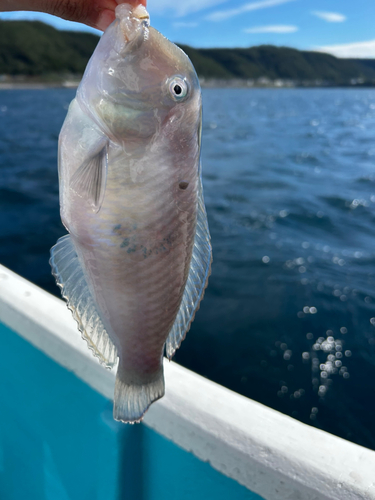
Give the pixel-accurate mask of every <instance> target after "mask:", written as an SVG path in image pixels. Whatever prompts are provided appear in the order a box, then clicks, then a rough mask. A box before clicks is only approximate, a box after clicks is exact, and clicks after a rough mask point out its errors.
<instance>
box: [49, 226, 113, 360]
mask: <svg viewBox="0 0 375 500" xmlns="http://www.w3.org/2000/svg"><path fill="white" fill-rule="evenodd" d="M49 262H50V265H51V267H52V274H53V275H54V277H55V279H56V283H57V285H58V286H59V287H60V288H61V292H62V296H63V297H64V299H65V300H66V301H67V305H68V308H69V309H70V311H71V312H72V314H73V318H74V319H75V320H76V321H77V323H78V330H79V331H80V332H81V334H82V338H83V339H84V340H86V342H87V344H88V347H89V349H91V350H92V352H93V354H94V356H95V357H97V358H98V359H99V361H100V363H102V364H103V365H105V366H106V367H107V368H112V367H113V366H114V365H115V364H116V362H117V350H116V348H115V346H114V345H113V343H112V341H111V339H110V338H109V336H108V333H107V332H106V330H105V328H104V325H103V323H102V320H101V319H100V316H99V314H98V312H97V310H96V307H95V303H94V300H93V298H92V296H91V293H90V291H89V288H88V286H87V282H86V279H85V276H84V274H83V270H82V267H81V264H80V262H79V260H78V256H77V253H76V251H75V248H74V245H73V242H72V240H71V237H70V235H69V234H67V235H66V236H63V237H62V238H60V239H59V240H57V243H56V245H55V246H54V247H52V248H51V258H50V261H49Z"/></svg>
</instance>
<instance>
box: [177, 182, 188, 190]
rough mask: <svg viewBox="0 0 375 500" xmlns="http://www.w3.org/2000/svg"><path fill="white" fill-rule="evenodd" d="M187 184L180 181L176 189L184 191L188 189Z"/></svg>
mask: <svg viewBox="0 0 375 500" xmlns="http://www.w3.org/2000/svg"><path fill="white" fill-rule="evenodd" d="M188 185H189V183H188V182H186V181H181V182H180V183H179V185H178V187H179V188H180V189H182V190H185V189H186V188H187V187H188Z"/></svg>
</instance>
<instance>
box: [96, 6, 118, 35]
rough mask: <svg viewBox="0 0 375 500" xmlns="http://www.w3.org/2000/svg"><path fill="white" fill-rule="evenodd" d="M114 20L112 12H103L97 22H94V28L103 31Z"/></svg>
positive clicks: (107, 10)
mask: <svg viewBox="0 0 375 500" xmlns="http://www.w3.org/2000/svg"><path fill="white" fill-rule="evenodd" d="M115 19H116V16H115V13H114V11H113V10H109V9H106V10H103V11H102V12H101V13H100V15H99V17H98V20H97V22H96V28H97V29H98V30H102V31H105V30H106V29H107V28H108V26H109V25H110V24H111V23H112V22H113V21H114V20H115Z"/></svg>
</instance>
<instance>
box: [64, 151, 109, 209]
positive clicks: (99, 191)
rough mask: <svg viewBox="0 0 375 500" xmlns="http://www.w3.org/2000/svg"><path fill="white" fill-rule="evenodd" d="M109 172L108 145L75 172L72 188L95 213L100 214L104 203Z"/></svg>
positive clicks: (71, 183) (71, 181) (71, 182)
mask: <svg viewBox="0 0 375 500" xmlns="http://www.w3.org/2000/svg"><path fill="white" fill-rule="evenodd" d="M107 171H108V143H105V145H104V146H103V147H102V148H101V149H100V150H99V151H97V152H96V153H95V154H93V155H92V156H90V157H89V158H88V159H87V160H85V161H84V162H83V163H82V165H80V166H79V167H78V169H77V170H76V171H75V172H74V174H73V176H72V178H71V180H70V187H71V188H72V189H73V191H75V192H76V193H77V194H78V195H79V196H81V197H82V198H85V199H86V200H87V201H88V203H89V205H90V206H91V208H92V209H93V211H94V212H99V210H100V207H101V206H102V203H103V198H104V192H105V186H106V183H107Z"/></svg>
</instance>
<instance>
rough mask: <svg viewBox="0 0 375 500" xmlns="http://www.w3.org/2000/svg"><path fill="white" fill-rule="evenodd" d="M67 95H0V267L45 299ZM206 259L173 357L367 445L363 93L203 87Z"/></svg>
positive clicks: (366, 127) (370, 306)
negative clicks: (203, 280)
mask: <svg viewBox="0 0 375 500" xmlns="http://www.w3.org/2000/svg"><path fill="white" fill-rule="evenodd" d="M74 93H75V91H74V90H71V89H47V90H6V91H1V92H0V263H2V264H3V265H5V266H7V267H9V268H10V269H12V270H13V271H15V272H17V273H19V274H21V275H22V276H24V277H25V278H27V279H29V280H31V281H33V282H34V283H36V284H38V285H39V286H41V287H43V288H44V289H46V290H48V291H49V292H51V293H54V294H56V295H59V289H58V288H57V287H56V285H55V284H54V280H53V278H52V276H51V274H50V268H49V265H48V259H49V249H50V247H51V246H52V245H53V244H54V243H55V242H56V240H57V238H59V237H60V236H62V235H63V234H65V232H66V231H65V229H64V228H63V226H62V224H61V222H60V218H59V203H58V178H57V140H58V134H59V130H60V128H61V125H62V122H63V120H64V117H65V115H66V112H67V108H68V105H69V102H70V101H71V99H72V98H73V97H74ZM203 103H204V112H203V142H202V144H203V151H202V164H203V180H204V193H205V200H206V205H207V212H208V219H209V224H210V229H211V234H212V244H213V256H214V262H213V267H212V276H211V278H210V281H209V287H208V289H207V291H206V294H205V298H204V301H203V302H202V304H201V307H200V310H199V312H198V313H197V315H196V318H195V321H194V323H193V325H192V328H191V331H190V332H189V334H188V335H187V338H186V340H185V341H184V342H183V345H182V347H181V349H180V350H179V351H178V352H177V354H176V357H175V359H176V361H177V362H179V363H181V364H182V365H184V366H186V367H188V368H190V369H192V370H194V371H196V372H198V373H200V374H201V375H203V376H205V377H207V378H210V379H212V380H214V381H215V382H218V383H220V384H222V385H224V386H226V387H228V388H230V389H232V390H234V391H237V392H239V393H241V394H243V395H245V396H248V397H250V398H253V399H255V400H257V401H259V402H261V403H263V404H266V405H268V406H270V407H272V408H275V409H276V410H279V411H281V412H283V413H285V414H287V415H291V416H292V417H294V418H296V419H298V420H301V421H302V422H305V423H308V424H310V425H313V426H316V427H318V428H321V429H324V430H326V431H328V432H331V433H333V434H336V435H338V436H341V437H344V438H346V439H349V440H351V441H353V442H356V443H359V444H361V445H364V446H367V447H369V448H372V449H375V431H374V429H375V426H374V414H375V90H371V89H205V90H204V91H203Z"/></svg>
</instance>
